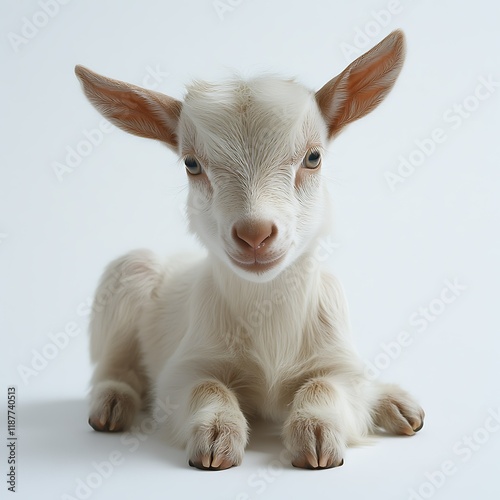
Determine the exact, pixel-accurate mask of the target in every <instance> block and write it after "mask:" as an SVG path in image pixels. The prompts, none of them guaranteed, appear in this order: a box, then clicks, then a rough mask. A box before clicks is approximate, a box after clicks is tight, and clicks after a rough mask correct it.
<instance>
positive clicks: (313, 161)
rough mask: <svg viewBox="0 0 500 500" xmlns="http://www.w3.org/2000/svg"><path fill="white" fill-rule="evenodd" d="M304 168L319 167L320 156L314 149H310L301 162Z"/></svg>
mask: <svg viewBox="0 0 500 500" xmlns="http://www.w3.org/2000/svg"><path fill="white" fill-rule="evenodd" d="M302 164H303V165H304V167H305V168H310V169H315V168H318V167H319V166H320V165H321V154H320V152H319V151H317V150H316V149H310V150H309V151H308V152H307V153H306V155H305V156H304V161H303V162H302Z"/></svg>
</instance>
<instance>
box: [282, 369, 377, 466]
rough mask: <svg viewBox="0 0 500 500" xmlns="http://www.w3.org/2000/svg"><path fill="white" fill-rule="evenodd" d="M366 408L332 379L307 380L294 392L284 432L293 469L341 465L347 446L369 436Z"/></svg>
mask: <svg viewBox="0 0 500 500" xmlns="http://www.w3.org/2000/svg"><path fill="white" fill-rule="evenodd" d="M369 409H370V408H369V406H368V405H365V404H364V403H363V402H362V401H355V397H354V392H353V391H352V388H349V387H346V386H345V384H344V382H343V381H342V380H341V379H336V377H334V376H330V377H328V376H326V377H317V378H312V379H309V380H308V381H307V382H306V383H305V384H304V385H302V387H300V389H299V390H298V391H297V392H296V394H295V396H294V399H293V403H292V405H291V412H290V415H289V417H288V419H287V420H286V422H285V425H284V428H283V439H284V443H285V446H286V448H287V449H288V451H289V452H290V454H291V458H292V465H294V466H295V467H300V468H306V469H328V468H331V467H338V466H340V465H342V464H343V463H344V459H343V457H344V452H345V450H346V447H347V445H348V444H349V443H351V442H355V441H356V440H359V439H360V438H362V437H363V436H364V435H366V434H367V433H368V430H369V427H370V423H371V419H370V412H369Z"/></svg>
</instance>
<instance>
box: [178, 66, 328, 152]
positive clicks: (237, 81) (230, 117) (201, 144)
mask: <svg viewBox="0 0 500 500" xmlns="http://www.w3.org/2000/svg"><path fill="white" fill-rule="evenodd" d="M311 113H313V114H316V115H317V108H316V104H315V100H314V93H313V92H312V91H310V90H309V89H307V88H306V87H304V86H303V85H301V84H300V83H298V82H296V81H295V80H293V79H283V78H279V77H276V76H270V75H266V76H260V77H255V78H251V79H242V78H232V79H228V80H225V81H222V82H218V83H209V82H204V81H194V82H193V83H192V84H190V85H189V86H188V87H187V93H186V96H185V99H184V105H183V109H182V118H183V119H182V121H183V122H184V130H183V134H182V135H183V136H184V138H183V149H185V148H186V147H187V148H195V149H197V150H198V152H199V153H200V154H204V155H207V156H210V155H213V153H216V154H217V155H218V156H222V157H224V158H226V159H227V161H233V162H234V161H236V162H239V160H243V161H248V160H249V159H252V160H254V161H255V160H257V161H259V160H261V159H264V158H259V157H260V156H263V153H264V151H263V149H264V148H265V149H266V154H267V155H268V160H270V161H278V157H283V156H286V155H288V156H289V155H290V150H293V149H294V148H295V147H296V145H297V144H298V145H299V147H302V144H301V143H302V142H304V140H305V139H303V138H301V136H304V134H305V132H307V131H306V130H304V124H305V123H310V122H311V120H308V115H309V114H311ZM318 140H319V139H318ZM242 148H243V149H242ZM285 150H288V151H285ZM183 152H186V151H183ZM249 155H250V156H251V157H252V158H249ZM269 155H271V156H269ZM273 156H276V158H273ZM243 157H244V158H243Z"/></svg>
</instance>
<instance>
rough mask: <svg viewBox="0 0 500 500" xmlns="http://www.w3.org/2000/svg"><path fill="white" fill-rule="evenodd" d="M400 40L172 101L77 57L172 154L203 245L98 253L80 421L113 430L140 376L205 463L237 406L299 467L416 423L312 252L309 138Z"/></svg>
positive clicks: (369, 105)
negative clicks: (105, 256) (305, 70)
mask: <svg viewBox="0 0 500 500" xmlns="http://www.w3.org/2000/svg"><path fill="white" fill-rule="evenodd" d="M403 54H404V44H403V35H402V33H400V32H395V33H393V34H391V35H389V36H388V37H387V38H386V39H385V40H384V41H382V42H381V43H380V44H378V45H377V46H376V47H374V48H373V49H372V50H371V51H369V52H368V53H367V54H365V55H363V56H361V57H360V58H358V59H357V60H356V61H354V62H353V63H352V64H351V65H350V66H349V67H348V68H347V69H346V70H345V71H344V72H342V73H341V74H340V75H338V76H337V77H335V78H333V79H332V80H330V81H329V82H328V83H327V84H326V85H325V86H323V87H322V89H320V90H319V91H318V92H316V93H313V92H311V91H310V90H309V89H306V88H305V87H303V86H301V85H300V84H298V83H297V82H295V81H293V80H281V79H276V78H269V77H264V78H257V79H253V80H249V81H243V80H232V81H229V82H225V83H222V84H217V85H213V84H207V83H203V82H198V83H196V84H194V85H191V86H190V87H189V91H188V93H187V95H186V97H185V100H184V102H183V103H181V102H179V101H177V100H175V99H172V98H170V97H168V96H165V95H163V94H158V93H155V92H152V91H146V90H144V89H140V88H138V87H134V86H131V85H129V84H126V83H123V82H119V81H116V80H110V79H107V78H104V77H101V76H100V75H97V74H95V73H92V72H90V71H88V70H86V69H84V68H77V74H78V75H79V77H80V78H81V80H82V82H83V83H84V89H85V92H86V94H87V96H88V97H89V98H90V100H91V101H92V102H93V103H94V105H95V106H96V107H97V108H98V109H99V110H100V111H101V112H102V113H103V114H104V115H105V116H107V117H108V118H109V119H111V120H112V121H113V122H114V123H116V124H117V125H118V126H120V127H121V128H123V129H124V130H127V131H129V132H132V133H134V134H137V135H140V136H143V137H149V138H154V139H159V140H162V141H164V142H165V143H166V144H168V145H169V146H170V147H171V148H172V149H174V150H175V151H176V152H178V153H179V154H180V155H181V156H182V157H183V159H184V164H185V166H186V170H187V173H188V178H189V184H190V189H189V195H188V211H187V212H188V218H189V224H190V229H191V231H192V232H193V233H195V234H196V235H197V236H198V238H199V239H200V241H201V242H202V243H203V244H204V245H205V247H206V248H207V250H208V257H207V258H206V259H204V260H200V261H196V262H193V261H189V260H188V259H185V258H183V259H181V260H180V261H169V262H168V263H167V264H166V265H165V266H163V265H161V264H160V263H159V262H158V261H157V259H156V258H155V257H154V256H153V255H152V254H151V253H150V252H148V251H144V250H141V251H136V252H132V253H130V254H127V255H125V256H124V257H121V258H120V259H117V260H116V261H114V262H112V263H111V264H110V266H109V267H108V269H107V271H106V272H105V274H104V276H103V278H102V280H101V284H100V285H99V288H98V290H97V295H96V300H95V302H94V307H93V314H92V319H91V336H92V339H91V351H92V356H93V359H94V361H96V362H97V366H96V370H95V373H94V379H93V388H92V395H91V400H92V401H91V410H90V420H89V422H90V424H91V425H92V427H94V428H95V429H96V430H100V431H103V430H106V431H117V430H124V429H127V428H128V427H129V426H130V424H131V422H132V420H133V419H134V417H135V416H136V414H137V412H138V410H139V408H140V407H141V406H142V407H144V406H146V405H148V404H149V403H151V398H150V396H151V394H152V393H153V392H154V393H155V397H156V398H157V400H158V404H159V405H160V406H164V405H165V401H166V400H167V401H168V402H169V404H171V405H172V408H175V409H174V410H173V411H172V414H171V415H170V417H169V419H168V422H167V425H166V428H167V429H168V430H169V431H170V434H171V436H172V438H173V440H174V441H177V442H178V443H179V444H181V445H185V446H186V447H187V448H188V453H189V456H190V463H191V464H192V465H194V466H196V467H199V468H201V469H209V470H213V469H226V468H228V467H231V466H233V465H237V464H239V463H240V462H241V460H242V457H243V451H244V448H245V445H246V442H247V438H248V420H249V417H253V416H258V417H265V418H269V419H272V420H275V421H277V422H281V423H282V424H283V427H282V428H283V439H284V443H285V446H286V447H287V449H288V450H289V451H290V454H291V458H292V463H293V464H294V465H296V466H298V467H304V468H314V469H318V468H329V467H335V466H338V465H341V464H342V463H343V454H344V451H345V447H346V446H347V445H348V444H350V443H356V442H359V441H360V440H362V439H363V438H364V437H365V436H366V435H367V434H368V433H370V432H371V431H373V430H375V428H376V427H383V428H385V429H386V430H388V431H390V432H394V433H397V434H409V435H411V434H414V433H415V432H416V431H418V430H419V428H420V427H421V425H422V423H423V411H422V410H421V409H420V407H419V406H418V405H417V404H416V403H415V402H414V401H413V400H412V398H411V397H410V396H409V395H408V394H406V393H405V392H404V391H402V390H401V389H399V388H398V387H396V386H390V385H384V384H380V383H378V382H375V381H371V380H369V379H368V378H367V377H366V376H365V373H364V369H363V365H362V363H361V362H360V360H359V358H358V356H357V354H356V352H355V350H354V348H353V346H352V344H351V341H350V338H349V332H348V317H347V307H346V304H345V299H344V297H343V293H342V290H341V288H340V286H339V284H338V283H337V281H336V280H335V279H334V278H333V277H332V276H330V275H328V274H326V273H324V272H323V271H322V270H321V268H320V262H319V261H320V260H321V259H319V258H318V243H319V242H320V240H321V238H322V237H324V235H325V234H326V233H327V232H328V229H325V228H329V209H328V205H329V204H328V197H327V195H326V190H325V188H324V184H323V181H322V177H321V173H320V171H321V169H320V167H321V162H322V154H323V151H324V145H325V144H326V143H327V141H328V139H330V138H332V137H333V136H335V135H336V134H337V133H338V132H339V131H340V130H341V129H342V128H343V127H344V126H345V125H346V124H348V123H350V122H352V121H354V120H356V119H358V118H360V117H361V116H363V115H364V114H366V113H368V112H369V111H370V110H371V109H373V108H374V107H375V106H376V105H377V104H378V103H379V102H380V101H381V100H382V99H383V98H384V96H385V95H386V94H387V92H388V91H389V90H390V88H391V87H392V85H393V83H394V81H395V79H396V77H397V75H398V73H399V70H400V68H401V64H402V61H403ZM153 389H154V390H153ZM153 405H154V403H153Z"/></svg>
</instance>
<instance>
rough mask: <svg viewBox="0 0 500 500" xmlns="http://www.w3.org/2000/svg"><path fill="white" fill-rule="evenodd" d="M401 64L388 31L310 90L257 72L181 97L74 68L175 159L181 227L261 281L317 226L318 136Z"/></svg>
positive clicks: (371, 99)
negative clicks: (180, 166)
mask: <svg viewBox="0 0 500 500" xmlns="http://www.w3.org/2000/svg"><path fill="white" fill-rule="evenodd" d="M403 60H404V37H403V34H402V32H401V31H395V32H393V33H391V34H390V35H389V36H388V37H386V38H385V39H384V40H382V42H380V43H379V44H378V45H377V46H375V47H374V48H373V49H371V50H370V51H369V52H367V53H366V54H364V55H362V56H361V57H359V58H358V59H356V60H355V61H354V62H353V63H351V64H350V65H349V66H348V67H347V68H346V69H345V70H344V71H343V72H342V73H340V74H339V75H338V76H336V77H335V78H333V79H332V80H330V81H329V82H328V83H327V84H326V85H324V86H323V87H322V88H321V89H320V90H319V91H318V92H316V93H314V92H311V91H310V90H308V89H306V88H305V87H303V86H301V85H300V84H298V83H296V82H294V81H290V80H280V79H276V78H270V77H262V78H257V79H253V80H249V81H242V80H234V81H229V82H225V83H222V84H207V83H202V82H197V83H194V84H193V85H191V86H190V87H189V88H188V92H187V95H186V97H185V99H184V101H183V102H180V101H177V100H176V99H173V98H171V97H168V96H166V95H164V94H160V93H158V92H153V91H149V90H145V89H142V88H139V87H136V86H133V85H130V84H127V83H123V82H119V81H116V80H111V79H109V78H105V77H103V76H100V75H97V74H96V73H93V72H91V71H90V70H88V69H85V68H83V67H81V66H77V67H76V74H77V76H78V77H79V79H80V81H81V82H82V84H83V88H84V91H85V94H86V95H87V97H88V98H89V99H90V101H91V102H92V104H93V105H94V106H95V107H96V108H97V109H98V110H99V111H100V112H101V113H102V114H103V115H104V116H105V117H106V118H108V119H109V120H110V121H112V122H113V123H114V124H116V125H117V126H119V127H121V128H122V129H124V130H126V131H127V132H131V133H133V134H136V135H139V136H142V137H148V138H152V139H158V140H161V141H163V142H165V143H166V144H167V145H168V146H169V147H170V148H172V149H173V150H174V151H176V152H177V153H178V154H179V155H180V156H181V157H182V158H183V161H184V164H185V167H186V171H187V175H188V178H189V184H190V189H189V200H188V214H189V220H190V226H191V229H192V231H193V232H194V233H195V234H196V235H197V236H198V237H199V238H200V239H201V240H202V242H203V243H204V244H205V245H206V247H207V248H208V249H209V251H210V252H211V253H213V254H214V255H215V256H216V257H218V258H219V259H221V260H222V261H223V262H225V263H226V264H227V265H228V266H229V267H230V268H232V269H233V270H234V272H236V273H237V274H238V275H240V276H242V277H243V278H245V279H248V280H251V281H268V280H270V279H272V278H274V277H275V276H276V275H277V274H278V273H280V272H281V271H282V270H283V269H284V268H286V267H287V266H288V265H289V264H290V263H291V262H293V261H294V260H295V259H296V258H297V257H298V256H300V255H301V254H302V253H303V252H304V251H305V250H306V249H307V247H308V246H309V245H311V242H312V241H313V240H314V238H315V236H317V235H318V232H319V231H320V228H321V226H322V224H323V222H324V218H325V214H324V211H325V208H324V191H323V187H322V181H321V176H320V170H321V161H322V155H323V148H324V146H325V145H326V143H327V141H328V140H330V139H332V138H333V137H334V136H335V135H336V134H338V133H339V132H340V130H342V128H343V127H345V126H346V125H347V124H348V123H350V122H352V121H354V120H357V119H358V118H361V117H362V116H364V115H365V114H367V113H368V112H370V111H371V110H372V109H374V108H375V107H376V106H377V105H378V104H379V103H380V102H381V101H382V99H383V98H384V97H385V95H386V94H387V93H388V92H389V90H390V89H391V88H392V86H393V84H394V82H395V80H396V78H397V76H398V74H399V72H400V69H401V66H402V63H403Z"/></svg>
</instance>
